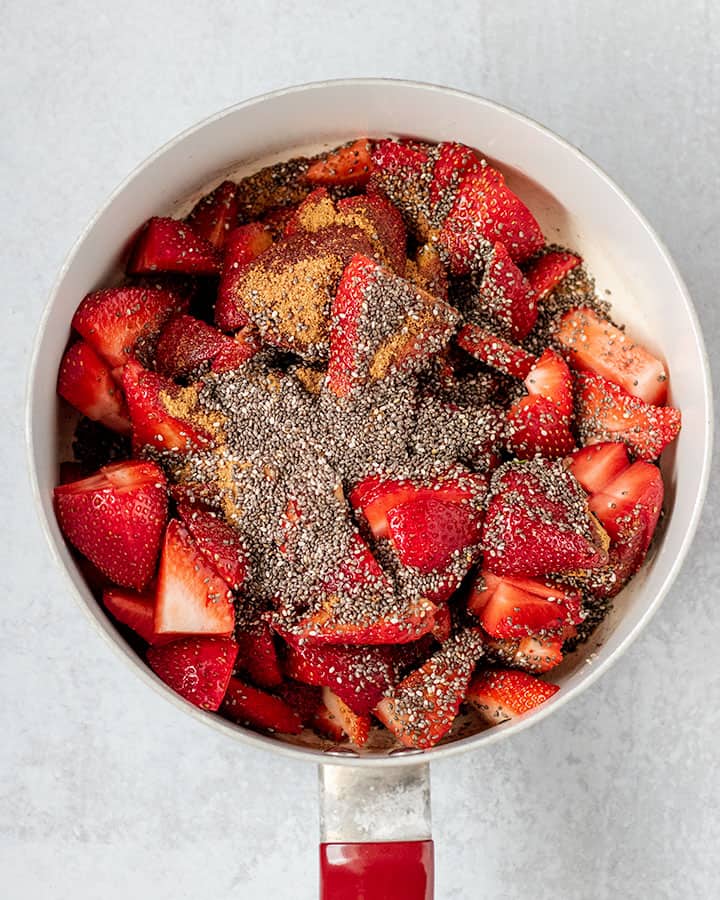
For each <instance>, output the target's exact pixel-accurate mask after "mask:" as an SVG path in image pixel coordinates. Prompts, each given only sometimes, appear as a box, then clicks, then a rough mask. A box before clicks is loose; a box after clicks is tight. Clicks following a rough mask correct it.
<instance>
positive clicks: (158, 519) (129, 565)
mask: <svg viewBox="0 0 720 900" xmlns="http://www.w3.org/2000/svg"><path fill="white" fill-rule="evenodd" d="M54 496H55V509H56V512H57V517H58V521H59V523H60V528H61V529H62V531H63V534H64V535H65V537H66V538H67V539H68V541H70V543H71V544H72V545H73V546H74V547H77V549H78V550H79V551H80V552H81V553H82V554H83V555H84V556H87V557H88V559H89V560H90V561H91V562H92V563H94V564H95V565H96V566H97V568H98V569H100V571H101V572H102V573H103V574H104V575H107V577H108V578H110V579H111V580H112V581H114V582H115V583H116V584H119V585H122V586H123V587H129V588H133V589H135V590H138V591H142V590H144V589H145V588H146V587H147V585H148V583H149V582H150V579H151V578H152V576H153V574H154V572H155V564H156V562H157V556H158V551H159V549H160V541H161V540H162V535H163V529H164V528H165V522H166V521H167V503H168V502H167V489H166V486H165V476H164V475H163V473H162V471H161V470H160V469H159V468H158V467H157V466H156V465H155V464H154V463H151V462H139V461H136V460H130V461H128V462H121V463H115V464H113V465H110V466H104V467H103V468H102V469H100V471H99V472H98V473H96V474H95V475H91V476H90V477H89V478H83V479H82V480H81V481H74V482H72V483H70V484H63V485H60V486H59V487H56V488H55V495H54Z"/></svg>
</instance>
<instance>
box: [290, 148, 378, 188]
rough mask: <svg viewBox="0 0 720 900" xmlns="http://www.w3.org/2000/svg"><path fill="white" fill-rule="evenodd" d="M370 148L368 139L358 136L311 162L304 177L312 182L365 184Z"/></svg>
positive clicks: (369, 162)
mask: <svg viewBox="0 0 720 900" xmlns="http://www.w3.org/2000/svg"><path fill="white" fill-rule="evenodd" d="M371 150H372V145H371V143H370V141H369V140H368V139H367V138H360V139H359V140H357V141H355V142H354V143H353V144H351V145H350V146H349V147H339V148H338V149H337V150H334V151H333V152H332V153H328V155H327V156H326V157H325V158H324V159H320V160H318V161H317V162H315V163H313V164H312V165H311V166H310V167H309V169H308V170H307V172H306V173H305V178H306V179H307V180H308V181H310V182H311V183H312V184H332V185H355V186H357V185H362V184H367V182H368V180H369V178H370V173H371V171H372V159H371V156H370V151H371Z"/></svg>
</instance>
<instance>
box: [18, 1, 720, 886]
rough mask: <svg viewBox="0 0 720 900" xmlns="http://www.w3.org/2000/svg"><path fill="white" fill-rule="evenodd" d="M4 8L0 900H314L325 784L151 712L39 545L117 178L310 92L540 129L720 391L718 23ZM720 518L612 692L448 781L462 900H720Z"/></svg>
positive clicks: (525, 6)
mask: <svg viewBox="0 0 720 900" xmlns="http://www.w3.org/2000/svg"><path fill="white" fill-rule="evenodd" d="M580 7H582V9H581V8H580ZM181 8H182V10H183V11H182V12H178V10H180V9H181ZM1 9H2V20H3V22H2V30H1V32H0V47H1V49H2V52H1V53H0V92H1V97H2V109H3V123H2V136H1V137H0V153H1V159H2V168H1V170H0V171H1V172H2V185H3V187H2V191H0V204H2V213H3V221H4V227H3V238H2V243H1V244H0V247H1V248H2V255H3V266H2V272H3V294H4V296H3V308H4V315H5V320H4V322H3V328H2V353H1V354H0V369H1V373H2V377H1V381H0V383H1V384H2V394H1V397H0V402H1V404H2V405H1V407H0V417H1V420H2V422H3V429H2V443H3V455H2V459H3V465H2V469H1V470H0V480H1V482H2V495H1V498H0V502H1V503H2V510H1V512H2V519H1V521H2V523H3V532H2V533H3V538H2V542H1V543H2V556H3V559H2V564H0V587H1V588H2V595H3V596H2V601H1V602H0V672H1V673H2V678H1V681H0V684H1V685H2V688H1V691H2V700H1V703H0V728H1V732H0V733H1V736H0V896H2V897H3V898H8V900H20V898H23V900H40V898H43V900H44V898H53V900H65V898H67V900H70V898H72V900H80V898H88V900H95V898H99V897H102V898H103V900H120V898H125V897H138V898H145V897H152V898H154V900H165V898H167V900H170V898H172V900H180V898H198V897H207V898H212V900H224V898H231V897H233V898H234V897H242V898H247V900H266V898H269V897H278V898H285V897H288V898H290V897H292V898H293V900H310V898H313V897H315V896H316V891H317V883H316V872H315V853H316V848H315V843H316V828H317V812H316V796H315V794H316V783H315V773H314V771H313V769H312V767H308V766H304V765H301V764H299V763H294V762H288V761H285V760H283V759H275V758H273V757H271V756H266V755H262V754H260V753H258V752H254V751H250V750H245V749H241V748H239V747H238V746H236V745H234V744H233V743H232V742H230V741H229V740H227V739H226V738H224V737H222V736H220V735H217V734H214V733H213V732H212V731H210V730H208V729H206V728H205V727H203V726H201V725H199V724H197V723H195V722H193V721H191V720H190V719H189V718H187V717H184V716H182V715H181V714H180V713H179V712H178V711H177V710H176V709H175V708H173V707H172V706H170V705H169V704H167V703H166V702H165V701H164V700H162V699H161V698H160V697H159V696H157V695H155V694H153V693H152V692H150V691H148V690H147V689H145V688H144V687H143V686H142V685H141V684H140V682H139V681H138V680H137V679H135V678H134V677H133V676H132V674H131V673H129V672H128V671H127V670H126V669H125V667H124V665H123V664H122V663H121V662H120V660H119V659H118V658H117V657H116V656H115V655H113V654H111V653H110V651H109V650H108V649H107V647H106V646H105V645H104V643H102V642H101V640H100V638H99V637H98V636H97V635H95V633H94V632H92V631H91V630H90V628H89V627H88V625H87V622H86V621H85V619H84V618H83V616H82V614H81V613H80V611H79V610H78V609H77V608H76V606H75V605H74V603H73V602H72V600H71V599H70V597H69V596H68V591H67V589H66V586H65V584H64V582H63V581H62V580H61V577H60V575H59V573H58V572H56V571H55V568H54V566H53V563H52V562H51V560H50V557H49V554H48V551H47V550H46V547H45V545H44V543H43V540H42V537H41V534H40V531H39V528H38V525H37V523H36V521H35V518H34V514H33V511H32V507H31V501H30V496H29V489H28V485H27V479H26V476H25V460H24V451H23V434H22V429H23V423H22V403H23V393H24V384H25V376H26V367H27V363H28V358H29V352H30V346H31V341H32V337H33V333H34V330H35V326H36V323H37V320H38V318H39V316H40V313H41V310H42V307H43V304H44V303H45V298H46V296H47V293H48V290H49V288H50V285H51V282H52V280H53V278H54V276H55V273H56V271H57V269H58V267H59V266H60V264H61V262H62V260H63V258H64V256H65V254H66V252H67V250H68V248H69V246H70V245H71V243H72V242H73V240H74V239H75V237H76V235H77V234H78V233H79V231H80V230H81V228H82V227H83V226H84V224H85V223H86V221H87V220H88V218H89V217H90V215H91V214H92V213H93V212H94V210H95V209H96V207H97V206H98V205H99V204H100V203H101V202H102V201H103V199H104V198H105V197H106V195H107V194H108V193H109V191H110V190H111V189H112V188H113V187H114V186H115V185H116V184H117V183H118V181H119V180H120V179H121V178H122V177H124V175H125V174H126V173H127V172H128V171H129V170H130V169H131V168H132V167H134V166H135V165H136V164H137V163H138V162H139V161H140V160H141V159H143V158H144V157H145V156H146V155H147V154H148V153H150V152H151V151H152V150H153V149H154V148H155V147H156V146H158V145H159V144H161V143H163V142H164V141H166V140H167V139H168V138H170V137H171V136H173V135H174V134H175V133H176V132H178V131H179V130H181V129H183V128H185V127H187V126H188V125H190V124H192V123H193V122H195V121H196V120H197V119H200V118H202V117H204V116H206V115H207V114H209V113H210V112H212V111H214V110H216V109H220V108H222V107H224V106H226V105H229V104H231V103H234V102H236V101H238V100H241V99H243V98H246V97H249V96H252V95H253V94H257V93H260V92H263V91H266V90H269V89H271V88H275V87H279V86H283V85H286V84H289V83H293V82H302V81H309V80H313V79H320V78H326V77H340V76H347V75H391V76H400V77H407V78H417V79H420V80H427V81H434V82H440V83H446V84H450V85H453V86H456V87H460V88H464V89H466V90H470V91H474V92H477V93H480V94H483V95H485V96H488V97H491V98H493V99H496V100H499V101H500V102H503V103H506V104H508V105H510V106H512V107H515V108H516V109H518V110H520V111H522V112H525V113H527V114H529V115H531V116H532V117H534V118H536V119H538V120H540V121H541V122H544V123H545V124H547V125H548V126H549V127H550V128H552V129H554V130H555V131H557V132H558V133H560V134H561V135H564V136H565V137H566V138H568V139H569V140H571V141H572V142H573V143H575V144H578V145H579V146H580V147H582V148H583V149H584V150H585V151H586V152H587V153H589V155H590V156H591V157H593V158H594V159H595V160H597V161H598V162H599V163H600V164H601V165H602V166H603V167H604V168H605V169H606V170H607V171H608V172H609V173H610V174H611V175H612V176H613V177H614V178H615V179H616V180H617V181H618V182H619V184H620V185H621V186H622V187H623V188H625V190H626V191H627V192H628V193H629V194H630V196H631V197H632V198H633V199H634V200H635V201H636V202H637V203H638V205H639V206H640V208H641V209H642V210H643V211H644V212H645V213H646V214H647V215H648V217H649V218H650V220H651V221H652V222H653V223H654V225H655V226H656V227H657V229H658V231H659V232H660V234H661V236H662V237H663V238H664V240H665V241H666V242H667V244H668V246H669V247H670V250H671V251H672V253H673V254H674V256H675V259H676V260H677V262H678V264H679V266H680V269H681V270H682V272H683V274H684V276H685V278H686V280H687V283H688V285H689V287H690V291H691V293H692V294H693V296H694V298H695V302H696V305H697V307H698V311H699V314H700V319H701V322H702V324H703V326H704V329H705V335H706V340H707V343H708V347H709V350H710V357H711V362H712V365H713V367H714V370H715V375H716V381H717V380H718V379H717V375H718V373H719V371H720V369H719V367H718V363H717V358H718V351H720V316H719V314H718V309H719V308H720V301H719V299H718V291H717V279H718V262H717V260H718V246H720V225H719V215H718V212H719V210H720V179H718V174H717V165H718V158H720V62H719V52H718V41H719V38H718V34H719V33H720V13H719V12H718V7H717V5H715V4H713V3H710V2H700V0H684V2H677V0H663V2H661V3H657V2H647V0H643V2H637V0H636V2H633V3H626V2H617V3H614V2H610V0H595V2H594V3H592V4H590V3H583V4H580V3H567V2H560V0H545V2H543V3H534V2H516V0H505V2H478V0H467V2H445V3H441V4H432V5H431V4H429V3H425V2H422V0H417V2H404V0H395V2H394V3H389V2H387V0H384V2H375V0H366V2H365V3H362V4H332V3H327V2H325V3H291V2H279V0H275V2H262V3H257V2H256V3H243V2H238V0H233V2H228V0H213V2H207V0H195V2H194V3H192V4H179V3H176V2H172V0H160V2H154V3H153V2H147V0H143V2H140V0H123V2H122V3H109V2H106V0H100V2H98V0H93V2H89V0H88V2H81V0H68V2H64V3H62V4H59V3H51V2H48V0H38V2H36V3H33V4H26V3H23V2H20V0H5V2H4V3H3V4H2V6H1ZM718 515H720V496H719V494H718V490H717V486H715V487H714V488H711V493H710V497H709V501H708V504H707V507H706V510H705V516H704V519H703V523H702V525H701V529H700V533H699V535H698V537H697V539H696V542H695V545H694V549H693V551H692V553H691V555H690V558H689V559H688V561H687V563H686V565H685V567H684V569H683V572H682V574H681V576H680V578H679V579H678V581H677V583H676V585H675V587H674V589H673V590H672V592H671V594H670V596H669V597H668V599H667V601H666V602H665V605H664V607H663V608H662V610H661V611H660V613H659V614H658V615H657V617H656V618H655V619H654V621H653V622H652V624H651V625H650V627H649V628H648V629H647V631H646V632H645V634H644V635H643V636H642V637H641V639H640V640H638V641H637V643H635V645H634V646H633V647H632V649H631V650H630V651H629V652H628V654H627V655H626V656H625V657H624V658H623V659H622V660H621V662H620V663H618V665H616V666H615V668H614V669H613V670H612V671H611V672H609V673H608V674H607V675H606V676H605V677H604V678H603V679H601V680H600V682H599V683H597V684H596V685H594V686H593V687H592V688H591V689H589V690H588V691H587V692H586V693H585V694H584V695H583V696H582V697H581V698H580V699H578V700H576V701H575V702H574V703H573V704H571V705H570V707H569V708H568V707H565V708H563V709H562V710H560V711H559V712H558V713H557V714H556V715H554V716H552V717H551V718H550V719H549V720H546V721H544V722H543V723H541V724H540V725H538V726H536V727H534V728H531V729H529V730H527V731H525V732H524V733H522V734H520V735H519V736H518V737H517V738H515V739H514V740H513V741H511V742H510V743H503V744H500V745H498V746H494V747H491V748H489V749H487V750H486V751H484V752H479V753H476V754H474V755H470V756H467V755H466V756H462V757H457V758H455V759H451V760H448V761H446V762H442V763H439V764H435V766H434V768H433V787H434V797H433V799H434V820H435V838H436V843H437V862H438V889H437V896H438V898H440V900H450V898H463V900H464V898H473V900H474V898H479V897H482V898H488V900H490V898H493V900H495V898H502V900H514V898H525V897H533V898H536V900H551V898H552V900H556V898H592V900H596V898H611V897H612V898H632V900H635V898H637V900H645V898H649V897H657V898H673V900H675V898H683V900H684V898H688V900H695V898H709V897H711V896H718V893H717V891H718V888H717V875H716V863H717V858H716V857H717V848H718V846H719V845H720V779H719V776H718V770H719V765H718V763H719V758H718V736H719V735H720V716H719V713H718V707H719V701H720V668H719V667H718V663H717V634H718V621H719V614H718V604H719V603H720V593H719V591H718V582H719V580H720V566H719V565H718V562H719V554H718V551H717V546H718V540H717V532H716V528H715V524H714V523H715V522H716V521H717V517H718ZM713 848H714V850H713ZM713 857H715V859H714V858H713Z"/></svg>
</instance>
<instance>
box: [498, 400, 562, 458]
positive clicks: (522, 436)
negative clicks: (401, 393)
mask: <svg viewBox="0 0 720 900" xmlns="http://www.w3.org/2000/svg"><path fill="white" fill-rule="evenodd" d="M507 431H508V448H509V449H510V451H511V452H512V453H514V454H515V456H516V457H517V458H518V459H533V457H535V456H543V457H546V458H547V459H557V458H558V457H559V456H566V455H567V454H568V453H570V452H571V451H572V449H573V448H574V446H575V441H574V439H573V436H572V434H571V433H570V428H569V427H568V420H567V419H566V418H565V417H564V416H563V415H562V413H561V412H560V410H559V409H558V408H557V406H556V405H555V404H554V403H552V402H551V401H550V400H546V399H545V398H544V397H540V396H533V397H523V398H522V399H521V400H518V401H516V402H515V403H513V405H512V406H511V407H510V409H509V410H508V416H507Z"/></svg>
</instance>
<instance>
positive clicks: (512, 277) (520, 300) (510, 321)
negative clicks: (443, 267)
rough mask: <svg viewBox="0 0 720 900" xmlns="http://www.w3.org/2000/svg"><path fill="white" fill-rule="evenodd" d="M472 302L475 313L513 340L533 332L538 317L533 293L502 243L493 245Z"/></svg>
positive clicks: (520, 338) (521, 338)
mask: <svg viewBox="0 0 720 900" xmlns="http://www.w3.org/2000/svg"><path fill="white" fill-rule="evenodd" d="M473 303H474V309H473V312H474V313H476V314H477V315H479V316H480V317H481V319H488V320H489V322H490V325H491V327H492V328H493V330H496V331H498V332H499V333H500V334H503V335H507V336H508V337H509V338H511V339H512V340H514V341H522V340H523V339H524V338H525V337H527V335H528V334H529V333H530V332H531V331H532V329H533V326H534V325H535V322H536V321H537V316H538V308H537V303H536V301H535V292H534V291H533V289H532V288H531V287H530V285H529V283H528V282H527V281H526V279H525V277H524V276H523V273H522V272H521V271H520V269H518V267H517V266H516V265H515V263H514V262H513V261H512V259H511V258H510V254H509V253H508V251H507V249H506V248H505V245H504V244H501V243H495V245H494V246H493V249H492V253H491V255H490V258H489V259H488V261H487V264H486V265H485V270H484V272H483V276H482V279H481V281H480V285H479V287H478V291H477V294H476V296H475V297H474V299H473Z"/></svg>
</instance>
